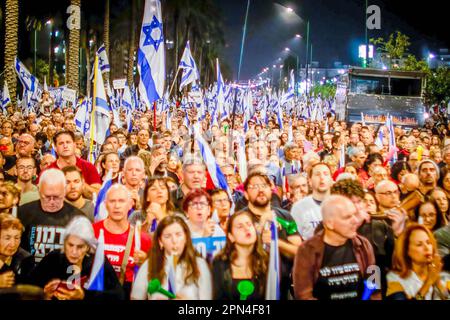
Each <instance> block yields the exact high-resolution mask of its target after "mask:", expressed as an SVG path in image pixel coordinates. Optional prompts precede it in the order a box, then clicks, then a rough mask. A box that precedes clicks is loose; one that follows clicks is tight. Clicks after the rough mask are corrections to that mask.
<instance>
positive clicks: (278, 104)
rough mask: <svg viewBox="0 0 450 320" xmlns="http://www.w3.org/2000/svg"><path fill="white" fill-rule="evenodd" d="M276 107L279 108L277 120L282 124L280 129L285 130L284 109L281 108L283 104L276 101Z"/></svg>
mask: <svg viewBox="0 0 450 320" xmlns="http://www.w3.org/2000/svg"><path fill="white" fill-rule="evenodd" d="M275 107H276V110H277V120H278V124H279V125H280V130H283V111H282V110H281V104H280V103H279V102H278V101H276V104H275Z"/></svg>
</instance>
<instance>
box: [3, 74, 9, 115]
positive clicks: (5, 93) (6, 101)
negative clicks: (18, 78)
mask: <svg viewBox="0 0 450 320" xmlns="http://www.w3.org/2000/svg"><path fill="white" fill-rule="evenodd" d="M10 103H11V97H10V96H9V90H8V83H7V82H6V80H5V83H4V84H3V94H2V109H3V114H5V115H6V107H7V106H8V104H10Z"/></svg>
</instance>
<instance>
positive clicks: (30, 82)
mask: <svg viewBox="0 0 450 320" xmlns="http://www.w3.org/2000/svg"><path fill="white" fill-rule="evenodd" d="M14 66H15V68H14V70H16V73H17V76H18V77H19V80H20V83H21V84H22V86H23V87H24V89H25V90H28V91H31V92H36V91H37V89H38V80H37V79H36V77H35V76H33V75H32V74H31V73H30V71H28V70H27V68H25V66H24V65H23V63H22V62H20V61H19V59H17V57H16V58H14Z"/></svg>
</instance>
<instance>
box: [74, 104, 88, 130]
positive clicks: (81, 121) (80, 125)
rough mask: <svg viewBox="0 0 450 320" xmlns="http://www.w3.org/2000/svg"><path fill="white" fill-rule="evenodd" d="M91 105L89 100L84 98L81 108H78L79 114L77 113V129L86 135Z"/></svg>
mask: <svg viewBox="0 0 450 320" xmlns="http://www.w3.org/2000/svg"><path fill="white" fill-rule="evenodd" d="M88 108H89V105H88V99H87V98H84V99H83V102H82V103H81V105H80V107H79V108H78V110H77V112H76V113H75V118H74V120H75V126H76V127H77V129H78V130H79V131H80V132H81V133H82V134H83V135H85V134H86V132H87V131H86V130H85V128H86V126H85V123H86V122H87V121H89V111H88Z"/></svg>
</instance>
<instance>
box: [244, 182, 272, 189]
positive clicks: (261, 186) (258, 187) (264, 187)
mask: <svg viewBox="0 0 450 320" xmlns="http://www.w3.org/2000/svg"><path fill="white" fill-rule="evenodd" d="M268 187H269V186H268V185H267V184H265V183H263V184H249V185H248V189H249V190H265V189H267V188H268Z"/></svg>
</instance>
